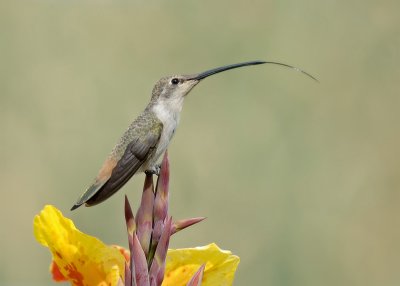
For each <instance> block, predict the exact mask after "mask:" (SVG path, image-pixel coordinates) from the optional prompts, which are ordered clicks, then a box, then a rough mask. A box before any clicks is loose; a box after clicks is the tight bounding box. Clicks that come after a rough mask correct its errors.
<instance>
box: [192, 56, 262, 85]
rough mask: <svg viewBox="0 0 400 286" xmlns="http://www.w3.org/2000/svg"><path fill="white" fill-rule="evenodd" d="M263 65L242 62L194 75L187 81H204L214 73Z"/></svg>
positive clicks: (255, 62)
mask: <svg viewBox="0 0 400 286" xmlns="http://www.w3.org/2000/svg"><path fill="white" fill-rule="evenodd" d="M265 63H266V62H263V61H251V62H244V63H239V64H233V65H227V66H223V67H219V68H215V69H211V70H208V71H205V72H202V73H199V74H196V75H194V76H193V77H191V78H189V80H202V79H204V78H206V77H209V76H210V75H213V74H216V73H220V72H223V71H227V70H231V69H236V68H240V67H245V66H253V65H261V64H265Z"/></svg>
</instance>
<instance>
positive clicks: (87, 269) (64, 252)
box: [33, 205, 125, 286]
mask: <svg viewBox="0 0 400 286" xmlns="http://www.w3.org/2000/svg"><path fill="white" fill-rule="evenodd" d="M33 225H34V234H35V237H36V240H37V241H38V242H39V243H41V244H42V245H43V246H47V247H48V248H49V249H50V251H51V253H52V254H53V263H52V265H51V267H50V270H51V272H52V274H53V277H54V279H55V280H56V281H62V280H68V281H70V282H71V283H72V285H76V286H94V285H112V286H115V285H117V282H118V280H119V278H120V277H124V270H125V258H124V256H123V255H122V254H121V253H120V251H119V250H118V249H117V248H115V247H111V246H106V245H105V244H104V243H102V242H101V241H100V240H98V239H97V238H95V237H92V236H89V235H87V234H84V233H82V232H80V231H79V230H78V229H77V228H76V227H75V225H74V223H73V222H72V221H71V220H70V219H67V218H65V217H64V216H63V215H62V213H61V212H60V211H59V210H58V209H56V208H55V207H53V206H49V205H48V206H45V207H44V209H43V210H42V211H41V212H40V214H39V215H37V216H36V217H35V219H34V223H33Z"/></svg>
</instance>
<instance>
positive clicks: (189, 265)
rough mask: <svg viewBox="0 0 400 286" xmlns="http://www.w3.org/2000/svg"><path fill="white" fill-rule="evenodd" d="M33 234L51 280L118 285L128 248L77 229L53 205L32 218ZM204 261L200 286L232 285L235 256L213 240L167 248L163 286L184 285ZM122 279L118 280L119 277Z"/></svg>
mask: <svg viewBox="0 0 400 286" xmlns="http://www.w3.org/2000/svg"><path fill="white" fill-rule="evenodd" d="M34 234H35V237H36V239H37V241H38V242H39V243H41V244H42V245H43V246H46V247H48V248H49V249H50V251H51V253H52V255H53V261H52V264H51V266H50V271H51V273H52V275H53V279H54V280H55V281H70V282H71V284H72V285H74V286H106V285H107V286H108V285H112V286H115V285H122V284H123V283H122V280H123V279H124V270H125V261H129V251H127V250H125V249H123V248H122V247H118V246H107V245H105V244H104V243H102V242H101V241H100V240H98V239H97V238H95V237H92V236H89V235H87V234H84V233H82V232H81V231H79V230H78V229H77V228H76V227H75V225H74V223H73V222H72V221H71V220H70V219H67V218H65V217H64V216H63V215H62V213H61V212H60V211H59V210H58V209H57V208H55V207H54V206H49V205H48V206H45V207H44V209H43V210H42V211H41V212H40V214H39V215H37V216H36V217H35V219H34ZM204 263H205V264H206V266H205V271H204V275H203V280H202V284H201V285H202V286H207V285H232V282H233V278H234V274H235V271H236V268H237V265H238V263H239V257H237V256H235V255H232V253H231V252H230V251H224V250H221V249H219V248H218V246H217V245H215V244H214V243H212V244H209V245H207V246H203V247H196V248H187V249H175V250H172V249H170V250H168V254H167V261H166V269H165V275H164V281H163V284H162V285H163V286H179V285H186V284H187V283H188V281H189V280H190V279H191V277H192V276H193V274H194V273H195V272H196V271H197V270H198V269H199V268H200V266H201V265H202V264H204ZM121 279H122V280H121Z"/></svg>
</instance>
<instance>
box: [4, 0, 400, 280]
mask: <svg viewBox="0 0 400 286" xmlns="http://www.w3.org/2000/svg"><path fill="white" fill-rule="evenodd" d="M398 11H400V2H399V1H389V0H386V1H368V0H367V1H357V0H351V1H317V0H314V1H287V0H283V1H278V0H272V1H261V0H257V1H238V0H223V1H212V0H204V1H176V0H173V1H155V0H152V1H55V0H47V1H39V0H36V1H12V0H3V1H1V2H0V127H1V150H0V160H1V165H0V181H1V192H2V206H1V210H0V223H1V225H2V231H1V236H0V239H1V240H0V245H1V249H0V250H1V258H0V285H27V284H29V285H54V283H53V282H52V281H51V279H50V275H49V274H48V265H49V262H50V253H49V252H48V250H47V249H45V248H43V247H41V246H40V245H39V244H38V243H36V241H35V240H34V237H33V231H32V220H33V217H34V215H35V214H37V213H38V212H39V211H40V210H41V209H42V207H43V206H44V205H45V204H54V205H56V206H57V207H58V208H59V209H61V210H62V211H63V212H64V214H65V215H66V216H68V217H70V218H72V219H73V220H74V221H75V223H76V225H77V226H78V227H79V228H80V229H81V230H82V231H84V232H86V233H88V234H92V235H95V236H98V237H99V238H101V239H102V240H103V241H105V242H106V243H110V244H122V245H125V246H126V245H127V242H126V240H127V238H126V235H125V227H124V219H123V209H122V206H123V195H124V194H125V193H127V194H128V196H129V197H130V200H131V202H132V204H133V205H134V207H135V208H136V207H137V201H138V199H139V194H140V190H141V188H142V181H143V176H142V175H141V176H139V177H135V179H134V180H132V181H131V182H130V183H129V184H128V185H127V186H126V187H124V188H123V189H122V190H121V191H120V192H119V193H118V194H117V195H115V196H113V197H112V198H111V199H110V200H108V201H107V202H105V203H103V204H101V205H99V206H97V207H94V208H81V209H79V210H77V211H75V212H70V211H69V208H70V207H71V206H72V204H73V203H74V202H75V199H76V198H77V197H78V196H79V195H80V194H81V193H82V192H83V190H84V189H85V188H86V186H87V185H88V184H89V183H90V182H91V181H92V179H93V177H94V176H95V175H96V174H97V171H98V169H99V167H100V165H101V164H102V162H103V160H104V159H105V157H106V155H107V154H108V153H109V152H110V150H111V148H112V147H113V145H114V143H115V142H116V140H117V139H118V138H119V136H120V135H121V134H122V132H123V131H124V130H125V128H126V127H127V126H128V125H129V123H130V121H131V120H132V119H134V118H135V117H136V116H137V115H138V113H139V112H140V111H141V110H142V109H143V108H144V107H145V105H146V104H147V102H148V100H149V97H150V92H151V89H152V87H153V84H154V83H155V82H156V81H157V80H158V79H159V78H160V77H162V76H164V75H169V74H176V73H194V72H200V71H203V70H206V69H209V68H213V67H216V66H221V65H224V64H230V63H237V62H241V61H247V60H256V59H264V60H275V61H282V62H285V63H289V64H292V65H296V66H299V67H301V68H303V69H305V70H307V71H308V72H310V73H311V74H313V75H314V76H316V77H318V78H319V79H320V81H321V83H320V84H317V83H314V82H313V81H312V80H310V79H308V78H307V77H305V76H303V75H301V74H300V73H296V72H294V71H292V70H290V69H284V68H281V67H278V66H273V65H264V66H257V67H249V68H243V69H240V70H235V71H230V72H226V73H223V74H219V75H216V76H214V77H211V78H209V79H207V80H205V81H204V82H202V83H201V84H200V85H199V86H197V87H196V88H195V89H194V90H193V91H192V93H191V94H190V96H189V97H187V99H186V102H185V106H184V110H183V113H182V117H181V124H180V127H179V130H178V133H177V134H176V136H175V138H174V140H173V143H172V145H171V147H170V149H169V154H170V161H171V168H172V174H171V176H172V177H171V192H172V193H171V206H170V210H171V213H172V215H173V216H174V217H175V218H185V217H191V216H207V217H208V219H207V220H206V221H205V222H203V223H201V224H200V225H198V226H196V227H193V228H191V229H189V230H187V231H184V232H182V233H179V234H178V235H176V236H174V237H173V239H172V241H171V244H172V245H171V246H172V247H174V248H175V247H190V246H198V245H205V244H208V243H210V242H216V243H217V244H218V245H219V246H220V247H221V248H224V249H229V250H232V251H233V252H234V253H235V254H238V255H239V256H240V257H241V263H240V265H239V268H238V272H237V275H236V281H235V285H399V284H400V271H399V269H400V255H399V254H400V192H399V187H400V160H399V159H400V148H399V146H400V133H399V131H400V130H399V123H400V115H399V107H400V98H399V92H400V84H399V74H400V73H399V64H400V52H399V51H400V18H399V17H398Z"/></svg>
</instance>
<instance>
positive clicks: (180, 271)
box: [162, 243, 240, 286]
mask: <svg viewBox="0 0 400 286" xmlns="http://www.w3.org/2000/svg"><path fill="white" fill-rule="evenodd" d="M239 261H240V259H239V257H238V256H236V255H233V254H232V253H231V252H230V251H226V250H221V249H220V248H219V247H218V246H217V245H216V244H215V243H211V244H209V245H206V246H202V247H195V248H185V249H170V250H168V255H167V265H166V268H165V273H166V274H165V276H164V281H163V284H162V286H172V285H174V286H180V285H186V283H187V282H188V281H189V280H190V278H191V277H192V276H193V274H194V273H195V272H196V271H197V269H199V267H200V266H201V265H202V264H203V263H206V267H205V270H204V275H203V280H202V283H201V285H202V286H214V285H219V286H225V285H232V283H233V278H234V275H235V271H236V268H237V266H238V264H239Z"/></svg>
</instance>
